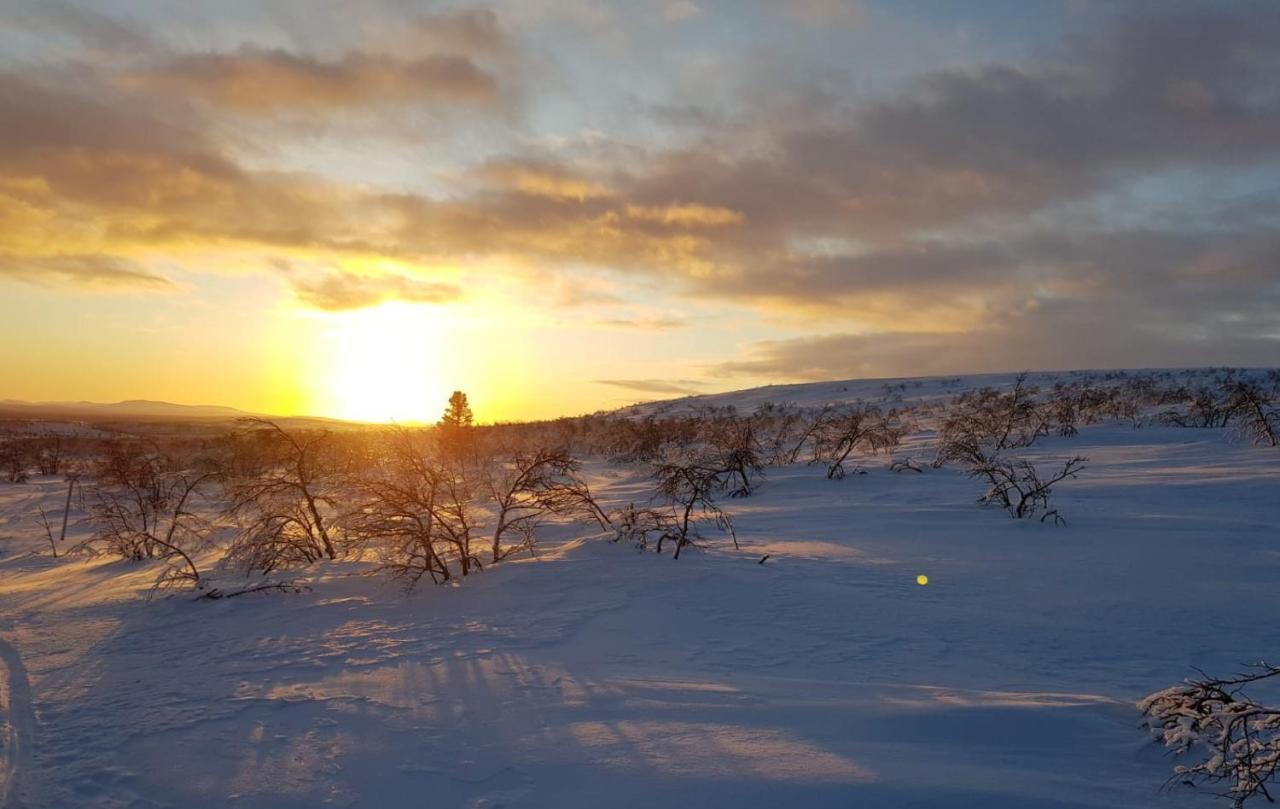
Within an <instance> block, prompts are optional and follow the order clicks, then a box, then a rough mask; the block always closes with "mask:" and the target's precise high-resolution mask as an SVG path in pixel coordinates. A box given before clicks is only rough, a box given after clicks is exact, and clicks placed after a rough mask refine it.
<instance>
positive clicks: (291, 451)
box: [226, 418, 338, 573]
mask: <svg viewBox="0 0 1280 809" xmlns="http://www.w3.org/2000/svg"><path fill="white" fill-rule="evenodd" d="M330 435H331V434H330V433H329V432H328V431H326V430H308V431H291V430H285V429H284V428H282V427H281V426H280V425H278V424H277V423H275V422H273V421H268V420H267V419H259V418H251V419H244V420H243V426H242V429H241V431H240V432H239V434H238V435H237V436H236V437H235V439H236V441H235V446H236V450H237V452H236V456H235V457H234V458H233V459H232V461H231V462H230V464H229V474H228V475H227V479H226V488H227V496H228V501H229V503H228V513H229V514H230V515H232V516H234V517H235V518H236V519H237V520H238V522H239V524H240V531H239V534H238V535H237V537H236V539H235V540H234V542H233V543H232V545H231V548H230V549H229V552H228V558H229V559H233V560H237V561H239V562H242V563H243V564H244V565H245V566H246V568H247V569H249V570H257V571H261V572H264V573H265V572H271V571H273V570H277V569H281V568H286V567H294V566H298V565H306V564H310V563H312V562H316V561H319V560H320V559H336V558H337V555H338V547H337V544H336V543H335V541H334V538H333V536H332V533H331V530H330V529H331V526H330V524H329V521H330V517H331V516H332V513H333V511H334V510H335V509H336V508H337V504H336V502H335V500H334V497H333V494H332V489H331V488H330V484H331V477H332V475H333V469H332V463H331V461H332V457H331V449H332V447H331V444H330Z"/></svg>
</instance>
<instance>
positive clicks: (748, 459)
mask: <svg viewBox="0 0 1280 809" xmlns="http://www.w3.org/2000/svg"><path fill="white" fill-rule="evenodd" d="M755 422H756V420H755V419H754V418H745V419H739V418H732V417H730V418H721V419H718V420H715V421H712V422H711V423H710V424H709V425H708V427H707V429H706V431H705V432H706V444H707V451H708V452H707V454H708V456H709V457H708V460H707V465H708V466H710V467H714V468H716V469H719V470H720V472H721V481H722V483H721V485H722V487H723V488H726V489H728V490H729V496H730V497H749V496H750V495H751V493H752V492H753V491H754V490H755V487H756V485H757V483H758V481H759V479H760V477H762V476H763V475H764V457H763V456H764V450H763V448H762V447H761V446H760V441H759V439H758V438H757V437H756V423H755Z"/></svg>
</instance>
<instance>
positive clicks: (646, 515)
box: [612, 503, 677, 550]
mask: <svg viewBox="0 0 1280 809" xmlns="http://www.w3.org/2000/svg"><path fill="white" fill-rule="evenodd" d="M612 522H613V526H614V537H613V541H614V542H629V543H631V544H632V545H634V546H635V547H636V548H638V549H639V550H645V549H647V548H648V547H649V541H650V538H651V537H655V536H658V537H661V536H667V535H670V534H671V532H673V531H675V530H676V528H677V526H676V522H675V518H674V517H673V516H672V515H671V513H670V512H664V511H659V510H658V509H653V508H636V504H635V503H628V504H627V507H626V508H624V509H620V510H619V511H617V512H615V514H614V518H613V520H612Z"/></svg>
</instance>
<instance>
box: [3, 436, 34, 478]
mask: <svg viewBox="0 0 1280 809" xmlns="http://www.w3.org/2000/svg"><path fill="white" fill-rule="evenodd" d="M30 469H31V457H30V452H29V447H28V445H27V444H26V442H24V441H21V440H19V439H9V440H7V441H2V442H0V475H3V477H4V479H5V480H6V481H8V482H9V483H26V482H27V481H28V480H29V479H30Z"/></svg>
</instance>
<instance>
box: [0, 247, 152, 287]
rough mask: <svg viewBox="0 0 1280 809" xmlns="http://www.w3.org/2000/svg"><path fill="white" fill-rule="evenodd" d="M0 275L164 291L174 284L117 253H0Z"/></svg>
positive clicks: (32, 280) (36, 281) (41, 281)
mask: <svg viewBox="0 0 1280 809" xmlns="http://www.w3.org/2000/svg"><path fill="white" fill-rule="evenodd" d="M0 278H13V279H16V280H19V281H26V282H28V283H33V284H40V285H66V284H69V285H74V286H81V287H89V288H99V289H109V290H137V291H149V292H165V291H170V290H173V289H176V285H175V284H174V283H173V282H172V281H170V280H169V279H168V278H165V277H164V276H162V275H157V274H155V273H153V272H151V271H150V270H148V269H146V268H145V267H143V266H141V265H140V264H138V263H136V262H133V261H129V260H128V259H123V258H119V257H117V256H100V255H50V256H16V255H12V254H7V253H0Z"/></svg>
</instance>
